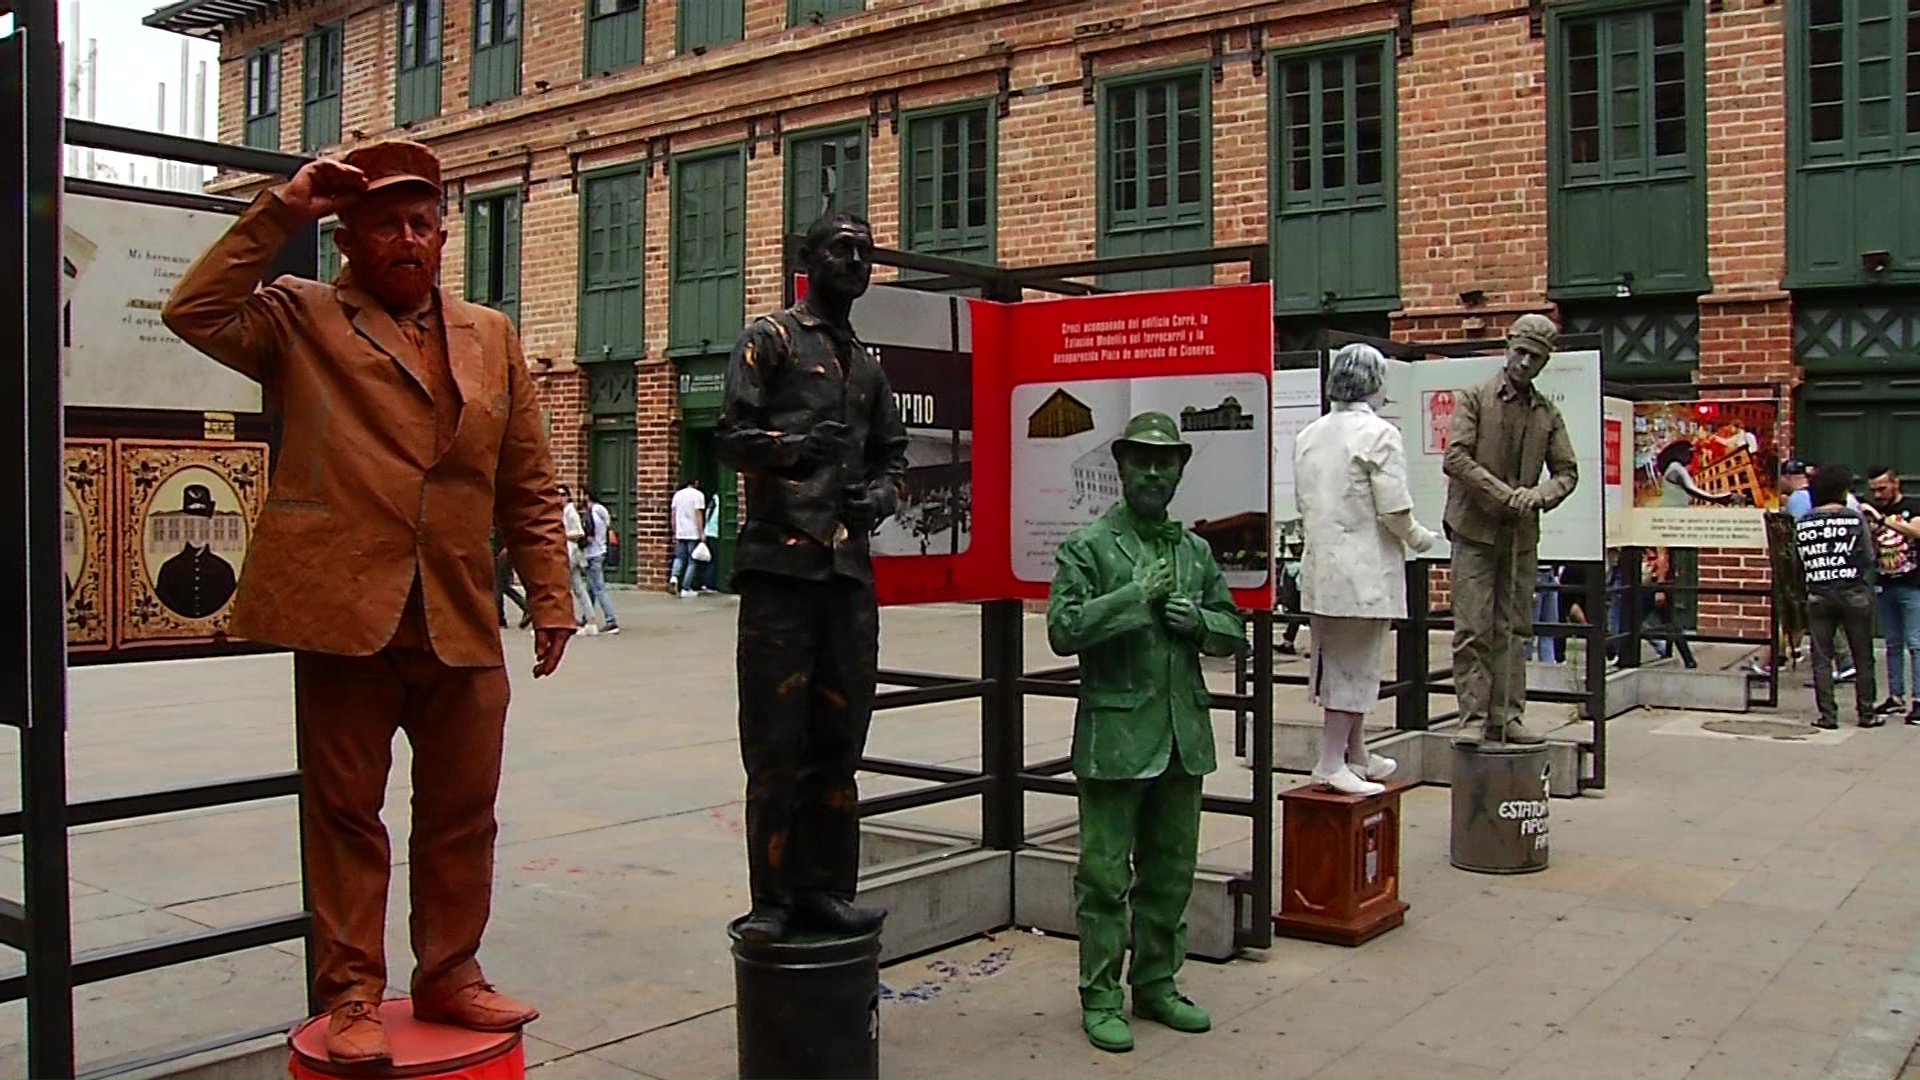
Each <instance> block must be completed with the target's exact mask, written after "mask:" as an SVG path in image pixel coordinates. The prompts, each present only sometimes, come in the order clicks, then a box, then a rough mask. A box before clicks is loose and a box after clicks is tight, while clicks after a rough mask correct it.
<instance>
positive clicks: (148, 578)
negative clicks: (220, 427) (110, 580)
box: [119, 441, 267, 647]
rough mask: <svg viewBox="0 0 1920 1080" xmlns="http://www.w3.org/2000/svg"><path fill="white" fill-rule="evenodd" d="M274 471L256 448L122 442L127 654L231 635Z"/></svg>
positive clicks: (123, 634) (123, 595) (124, 643)
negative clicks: (269, 473) (238, 591)
mask: <svg viewBox="0 0 1920 1080" xmlns="http://www.w3.org/2000/svg"><path fill="white" fill-rule="evenodd" d="M266 470H267V448H266V447H265V446H264V445H261V444H258V443H222V442H210V443H173V442H133V441H122V442H121V443H120V444H119V476H120V504H121V509H122V511H123V513H124V515H125V516H124V518H123V520H124V521H125V522H126V525H125V527H124V528H122V530H121V543H122V545H123V552H124V556H125V566H124V569H123V570H122V572H121V574H120V582H121V594H120V595H121V598H122V609H121V617H120V643H121V645H122V646H123V647H125V646H131V645H137V644H155V645H158V644H185V643H190V642H199V641H209V640H213V639H215V638H216V637H218V636H220V635H221V634H223V633H224V632H225V630H226V624H227V618H228V613H229V611H230V610H231V607H232V602H233V594H234V589H235V587H236V586H237V584H238V583H239V580H240V570H241V567H242V566H243V565H244V564H245V562H246V556H247V544H248V541H249V540H250V539H251V537H252V535H253V526H254V523H255V521H257V520H258V518H259V515H260V507H261V503H262V501H263V499H264V497H265V485H266Z"/></svg>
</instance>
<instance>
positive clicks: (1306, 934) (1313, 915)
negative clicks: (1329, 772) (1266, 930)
mask: <svg viewBox="0 0 1920 1080" xmlns="http://www.w3.org/2000/svg"><path fill="white" fill-rule="evenodd" d="M1412 786H1413V785H1411V784H1409V783H1407V782H1406V781H1405V780H1400V781H1393V782H1389V783H1388V784H1387V790H1385V791H1383V792H1381V793H1380V794H1378V795H1366V796H1360V795H1342V794H1340V793H1339V792H1336V791H1333V790H1331V789H1329V788H1325V787H1321V786H1320V785H1319V784H1317V783H1315V784H1305V785H1302V786H1300V787H1297V788H1293V789H1291V790H1289V791H1283V792H1281V793H1280V804H1281V807H1282V816H1281V833H1280V913H1279V914H1277V915H1275V916H1274V917H1273V929H1274V932H1275V933H1277V934H1280V935H1282V936H1283V937H1296V938H1306V939H1308V940H1309V941H1324V942H1327V943H1329V944H1333V945H1358V944H1360V943H1361V942H1363V941H1367V940H1368V939H1370V938H1375V937H1378V936H1379V935H1381V934H1384V933H1386V932H1387V931H1389V930H1391V929H1393V928H1394V927H1396V926H1399V925H1400V924H1401V923H1403V922H1405V921H1406V917H1407V907H1408V905H1407V904H1406V902H1404V901H1402V900H1401V899H1400V793H1401V792H1403V791H1405V790H1407V789H1408V788H1409V787H1412Z"/></svg>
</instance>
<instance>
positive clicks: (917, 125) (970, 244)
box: [900, 106, 996, 263]
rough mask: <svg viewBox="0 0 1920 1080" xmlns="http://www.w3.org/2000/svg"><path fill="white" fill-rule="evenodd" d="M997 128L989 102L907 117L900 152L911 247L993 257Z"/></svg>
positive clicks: (977, 258) (906, 237)
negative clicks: (995, 130)
mask: <svg viewBox="0 0 1920 1080" xmlns="http://www.w3.org/2000/svg"><path fill="white" fill-rule="evenodd" d="M993 134H994V133H993V115H992V113H991V112H990V111H989V110H988V108H987V107H986V106H978V107H968V108H964V109H960V110H946V111H941V112H935V113H928V114H923V115H919V116H912V117H909V118H908V120H907V130H906V142H905V145H904V147H903V149H902V153H901V155H900V156H901V172H902V175H901V181H900V188H901V203H902V206H901V211H902V222H903V224H902V226H901V230H900V232H901V236H902V238H903V243H904V245H905V247H906V249H907V250H908V251H917V252H921V253H923V254H927V255H945V256H948V257H950V258H955V259H968V260H972V261H974V262H982V263H991V262H993V260H994V254H995V249H994V220H995V216H996V215H995V206H994V198H995V196H994V147H993Z"/></svg>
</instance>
